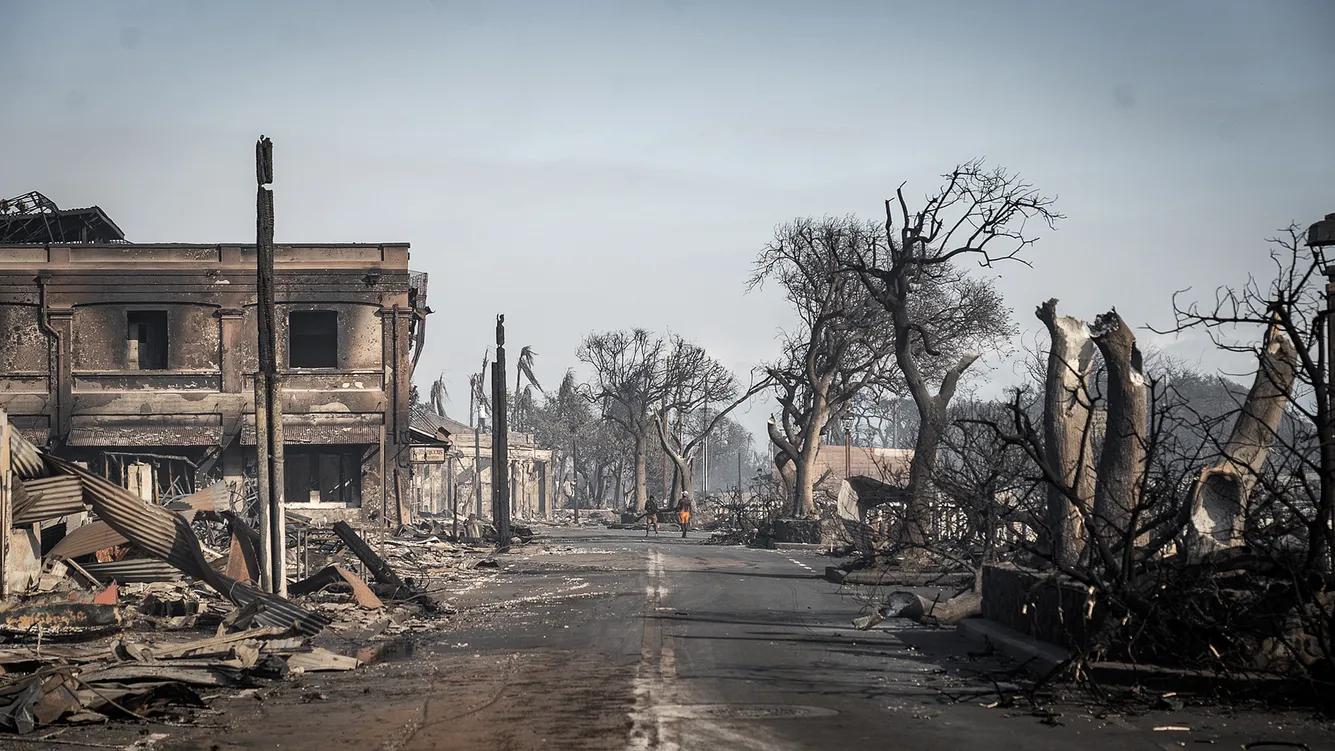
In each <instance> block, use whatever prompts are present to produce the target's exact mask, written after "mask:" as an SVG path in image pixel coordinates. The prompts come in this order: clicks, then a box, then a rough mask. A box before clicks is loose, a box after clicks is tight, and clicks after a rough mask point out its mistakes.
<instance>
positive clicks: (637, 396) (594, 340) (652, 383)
mask: <svg viewBox="0 0 1335 751" xmlns="http://www.w3.org/2000/svg"><path fill="white" fill-rule="evenodd" d="M664 347H665V344H664V342H663V340H662V339H661V338H659V337H657V336H654V335H652V334H650V333H649V332H648V331H645V330H644V329H634V330H631V331H627V330H620V331H608V332H603V333H593V334H589V335H588V336H587V337H585V338H584V342H583V343H582V344H580V346H579V349H578V350H577V351H576V353H575V356H576V357H578V358H579V359H580V361H582V362H585V363H587V364H588V365H590V366H591V367H592V368H593V383H592V384H591V388H590V394H589V396H590V398H591V399H592V400H593V402H594V403H596V404H598V405H599V407H600V408H601V409H602V417H603V419H605V420H609V421H611V422H613V423H614V424H616V425H617V426H618V427H619V428H620V429H621V431H622V432H623V433H624V434H625V436H626V437H627V438H628V439H629V440H630V441H631V446H632V456H633V457H634V464H635V470H634V475H635V484H634V487H635V509H636V510H637V511H643V510H644V502H645V500H646V499H647V498H648V488H647V480H646V475H647V472H648V468H647V466H646V463H647V459H648V444H649V431H650V430H651V429H652V428H653V420H654V409H655V408H656V407H657V406H658V405H659V404H661V403H662V402H663V399H664V398H665V397H666V396H667V393H668V392H667V383H666V382H665V380H664V373H663V368H662V358H663V351H664Z"/></svg>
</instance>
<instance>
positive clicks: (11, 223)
mask: <svg viewBox="0 0 1335 751" xmlns="http://www.w3.org/2000/svg"><path fill="white" fill-rule="evenodd" d="M112 242H125V233H124V232H122V231H121V228H120V227H117V226H116V223H115V222H113V221H111V217H109V216H107V214H106V212H105V211H103V210H102V209H100V208H98V207H97V206H88V207H86V208H82V209H62V208H60V207H59V206H56V204H55V202H54V201H52V200H51V199H50V198H47V197H46V196H44V195H42V194H41V193H38V192H37V191H35V190H34V191H32V192H29V193H24V194H23V195H21V196H16V197H14V198H10V199H5V200H0V244H19V243H112Z"/></svg>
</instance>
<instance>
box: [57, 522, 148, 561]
mask: <svg viewBox="0 0 1335 751" xmlns="http://www.w3.org/2000/svg"><path fill="white" fill-rule="evenodd" d="M128 542H129V540H127V539H125V536H124V535H122V534H121V533H120V532H117V531H116V530H114V529H112V528H111V526H110V525H109V524H107V523H106V522H102V521H97V522H93V523H92V524H85V525H83V526H82V527H79V528H78V529H75V530H74V531H73V532H70V533H69V534H67V535H65V536H64V537H63V538H61V540H60V542H58V543H56V546H55V547H54V548H51V552H49V553H47V554H46V557H47V558H78V557H79V556H81V555H89V554H90V553H96V552H97V551H99V550H103V549H105V548H110V547H114V546H116V545H125V544H127V543H128Z"/></svg>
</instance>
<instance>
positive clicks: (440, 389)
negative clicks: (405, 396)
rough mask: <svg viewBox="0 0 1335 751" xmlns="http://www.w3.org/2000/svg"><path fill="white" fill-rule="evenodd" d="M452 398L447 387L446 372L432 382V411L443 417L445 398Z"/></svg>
mask: <svg viewBox="0 0 1335 751" xmlns="http://www.w3.org/2000/svg"><path fill="white" fill-rule="evenodd" d="M449 398H450V392H449V390H448V389H446V388H445V373H444V371H442V372H441V374H440V376H439V377H438V378H436V380H435V381H432V383H431V411H433V412H435V413H436V414H437V415H440V416H441V417H444V416H445V400H446V399H449Z"/></svg>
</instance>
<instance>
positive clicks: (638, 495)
mask: <svg viewBox="0 0 1335 751" xmlns="http://www.w3.org/2000/svg"><path fill="white" fill-rule="evenodd" d="M648 497H649V442H648V441H647V440H646V439H645V435H644V430H643V428H640V429H637V430H636V431H635V511H636V513H643V512H644V502H645V500H646V499H648Z"/></svg>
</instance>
